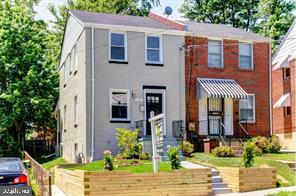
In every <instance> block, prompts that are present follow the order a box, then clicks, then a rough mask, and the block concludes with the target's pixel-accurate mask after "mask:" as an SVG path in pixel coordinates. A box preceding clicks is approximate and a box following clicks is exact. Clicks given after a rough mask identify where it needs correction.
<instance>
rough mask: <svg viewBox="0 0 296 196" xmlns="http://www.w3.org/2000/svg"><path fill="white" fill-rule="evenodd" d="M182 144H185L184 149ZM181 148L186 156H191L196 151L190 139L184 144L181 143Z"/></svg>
mask: <svg viewBox="0 0 296 196" xmlns="http://www.w3.org/2000/svg"><path fill="white" fill-rule="evenodd" d="M182 145H183V149H182ZM178 147H179V149H180V150H183V155H185V156H186V157H191V154H192V153H193V151H194V145H193V144H191V143H190V142H188V141H184V142H183V144H182V143H181V144H179V146H178Z"/></svg>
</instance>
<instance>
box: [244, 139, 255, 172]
mask: <svg viewBox="0 0 296 196" xmlns="http://www.w3.org/2000/svg"><path fill="white" fill-rule="evenodd" d="M254 148H256V147H255V144H254V143H252V142H246V143H245V145H244V152H243V161H244V166H245V167H252V166H253V164H254Z"/></svg>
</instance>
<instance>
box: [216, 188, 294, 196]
mask: <svg viewBox="0 0 296 196" xmlns="http://www.w3.org/2000/svg"><path fill="white" fill-rule="evenodd" d="M281 191H286V192H291V191H296V186H289V187H280V188H273V189H265V190H260V191H251V192H245V193H229V194H223V196H235V195H240V196H259V195H260V196H261V195H262V196H263V195H268V194H274V193H278V192H281ZM221 196H222V194H221Z"/></svg>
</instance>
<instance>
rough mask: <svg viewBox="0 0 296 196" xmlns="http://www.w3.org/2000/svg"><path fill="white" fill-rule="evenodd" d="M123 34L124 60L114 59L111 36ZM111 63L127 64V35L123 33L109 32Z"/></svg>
mask: <svg viewBox="0 0 296 196" xmlns="http://www.w3.org/2000/svg"><path fill="white" fill-rule="evenodd" d="M112 33H116V34H123V35H124V59H112V58H111V34H112ZM109 61H118V62H127V61H128V56H127V33H126V32H122V31H109Z"/></svg>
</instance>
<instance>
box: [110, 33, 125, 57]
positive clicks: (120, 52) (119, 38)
mask: <svg viewBox="0 0 296 196" xmlns="http://www.w3.org/2000/svg"><path fill="white" fill-rule="evenodd" d="M109 36H110V37H109V45H110V51H109V52H110V60H111V61H127V44H126V43H127V40H126V34H125V33H118V32H110V35H109Z"/></svg>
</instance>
